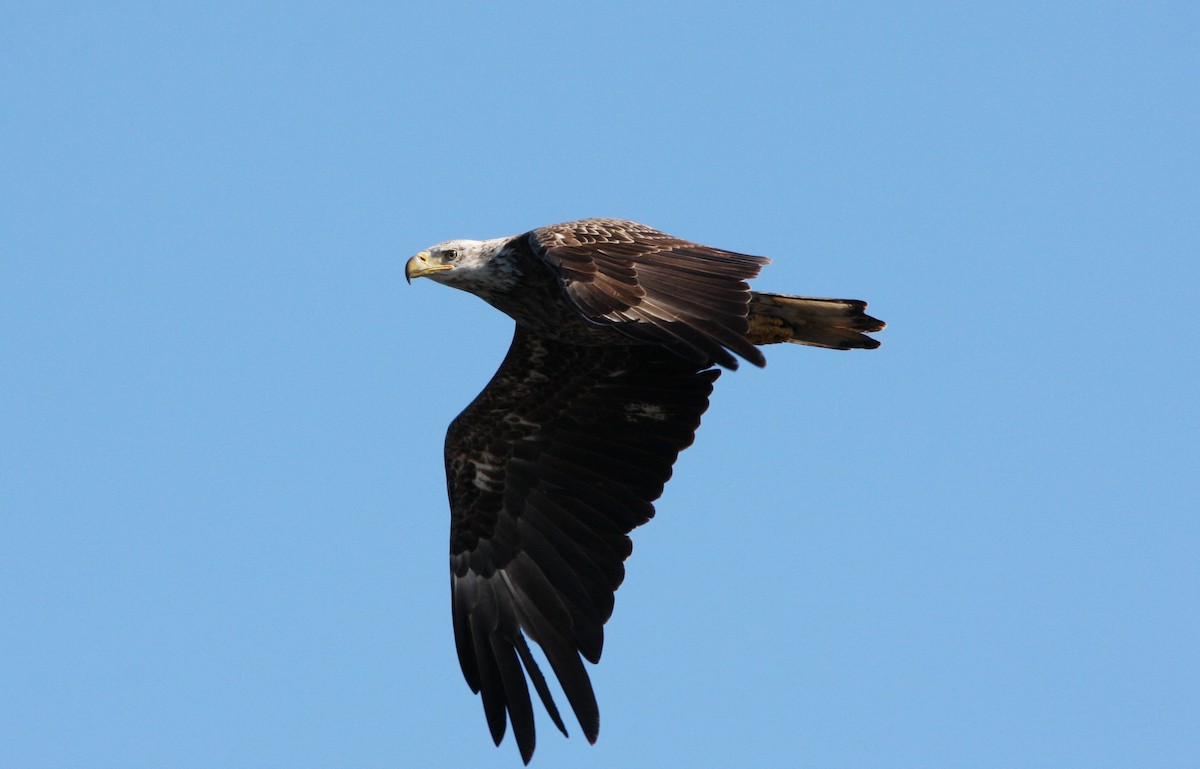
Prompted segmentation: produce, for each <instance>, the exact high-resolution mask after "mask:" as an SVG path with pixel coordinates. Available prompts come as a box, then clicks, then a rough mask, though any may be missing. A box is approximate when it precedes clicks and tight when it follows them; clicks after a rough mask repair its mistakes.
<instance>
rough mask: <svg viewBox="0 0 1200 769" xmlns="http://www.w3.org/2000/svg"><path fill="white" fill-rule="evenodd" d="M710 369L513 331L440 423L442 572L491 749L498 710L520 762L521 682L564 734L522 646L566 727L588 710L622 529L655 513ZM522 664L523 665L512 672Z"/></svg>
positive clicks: (642, 348) (704, 394)
mask: <svg viewBox="0 0 1200 769" xmlns="http://www.w3.org/2000/svg"><path fill="white" fill-rule="evenodd" d="M718 374H719V371H716V370H708V371H700V370H698V367H697V366H695V365H694V364H691V363H688V362H687V361H685V360H682V359H680V358H679V357H677V356H675V355H673V354H671V353H670V352H667V351H666V350H663V349H661V348H658V347H654V346H647V345H630V346H627V347H581V346H575V345H566V344H562V343H560V342H553V341H550V340H547V339H543V338H541V337H539V336H536V335H534V334H533V333H532V332H530V331H527V330H525V329H523V328H522V327H520V326H518V327H517V331H516V335H515V336H514V338H513V343H512V347H511V348H510V349H509V351H508V355H507V357H506V358H505V359H504V362H503V363H502V364H501V366H500V370H499V371H497V372H496V375H495V376H494V377H493V378H492V381H491V382H490V383H489V384H488V386H487V387H486V388H484V390H483V392H482V393H480V394H479V397H477V398H476V399H475V401H474V402H473V403H471V405H470V406H468V407H467V409H466V410H465V411H463V413H462V414H461V415H459V417H458V418H457V419H455V420H454V422H453V423H452V424H451V425H450V431H449V433H448V434H447V435H446V478H447V484H448V487H449V494H450V511H451V517H452V520H451V527H450V573H451V580H450V581H451V598H452V605H453V614H454V639H455V643H456V644H457V647H458V659H459V663H460V664H461V665H462V671H463V675H464V676H465V677H466V679H467V683H468V684H469V685H470V687H471V689H472V690H473V691H476V692H479V693H480V694H482V696H483V709H484V713H485V714H486V716H487V721H488V726H489V727H490V729H491V733H492V738H493V739H494V740H495V742H496V744H499V743H500V740H501V739H502V738H503V737H504V731H505V714H506V712H507V716H508V719H509V720H511V721H512V726H513V734H514V736H515V738H516V741H517V746H518V747H519V749H520V751H521V757H522V758H523V759H524V760H525V762H526V763H528V762H529V758H530V757H531V756H532V755H533V748H534V717H533V707H532V704H531V701H530V697H529V690H528V687H527V684H526V679H525V672H528V674H529V677H530V679H531V680H532V682H533V685H534V689H535V690H536V691H537V692H538V695H539V697H540V698H541V700H542V702H543V704H544V705H545V707H546V709H547V711H548V712H549V713H550V716H551V718H552V719H553V720H554V723H555V724H556V725H557V726H558V728H559V729H560V730H562V732H563V733H564V734H566V728H565V727H564V725H563V723H562V719H561V718H560V717H559V714H558V711H557V709H556V708H555V705H554V701H553V700H552V698H551V696H550V692H549V690H548V689H547V687H546V684H545V681H544V679H543V678H542V675H541V673H540V672H539V670H538V668H537V666H536V664H535V663H534V661H533V658H532V656H531V655H530V653H529V649H528V647H527V645H526V643H525V640H524V638H523V637H522V632H523V633H524V635H525V636H527V637H528V638H530V639H532V640H533V641H534V642H536V643H537V644H539V645H540V646H541V647H542V650H543V651H544V652H545V655H546V658H547V659H548V660H549V662H550V666H551V667H552V668H553V670H554V674H555V675H556V676H557V677H558V680H559V683H560V684H561V685H562V688H563V691H564V692H565V693H566V695H567V699H568V700H569V701H570V703H571V707H572V709H573V710H574V711H575V715H576V717H577V718H578V719H579V724H580V726H581V727H582V728H583V732H584V734H585V735H586V736H587V738H588V740H589V741H590V742H594V741H595V740H596V735H597V733H598V731H599V728H600V715H599V710H598V708H597V705H596V698H595V695H594V694H593V692H592V684H591V681H590V679H589V678H588V674H587V670H586V669H585V668H584V665H583V662H582V660H581V659H580V655H582V656H583V658H585V659H587V660H589V661H590V662H597V661H599V659H600V651H601V649H602V647H603V644H604V623H605V621H606V620H607V619H608V618H609V616H610V615H611V614H612V609H613V592H614V591H615V590H616V589H617V586H619V585H620V584H621V581H622V579H623V578H624V576H625V568H624V565H623V561H624V560H625V558H626V557H628V556H629V554H630V552H631V550H632V545H631V544H630V540H629V537H628V536H626V535H627V534H628V532H629V531H630V530H632V529H633V528H634V527H635V526H638V525H639V524H642V523H645V522H646V521H647V520H649V519H650V518H651V516H653V515H654V506H653V504H652V503H653V501H654V500H655V499H657V498H658V497H659V495H660V494H662V490H663V484H665V483H666V481H667V479H668V478H670V476H671V465H672V464H673V463H674V461H675V458H676V456H677V455H678V454H679V452H680V451H681V450H682V449H683V448H685V447H687V446H688V445H690V444H691V442H692V436H693V434H694V432H695V430H696V427H697V426H698V425H699V424H700V415H701V414H703V413H704V410H705V409H706V408H708V396H709V394H710V393H711V392H712V383H713V380H715V379H716V378H717V375H718ZM522 668H524V671H525V672H523V670H522Z"/></svg>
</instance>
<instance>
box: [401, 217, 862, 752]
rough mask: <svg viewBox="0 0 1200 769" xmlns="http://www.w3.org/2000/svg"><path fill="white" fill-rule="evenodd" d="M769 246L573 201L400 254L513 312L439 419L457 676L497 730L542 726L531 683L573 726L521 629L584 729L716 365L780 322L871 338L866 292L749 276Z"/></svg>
mask: <svg viewBox="0 0 1200 769" xmlns="http://www.w3.org/2000/svg"><path fill="white" fill-rule="evenodd" d="M768 262H769V260H767V259H765V258H763V257H759V256H748V255H746V254H740V253H736V252H733V251H725V250H722V249H718V248H712V247H710V246H704V245H700V244H698V243H692V242H690V241H687V240H683V239H681V238H677V237H674V236H672V235H668V234H666V233H664V232H660V231H659V230H656V229H653V228H651V227H647V226H645V225H643V224H638V223H636V222H630V221H624V220H620V219H583V220H580V221H574V222H566V223H563V224H555V225H551V226H549V227H540V228H538V229H535V230H531V231H529V232H526V233H523V234H521V235H516V236H513V237H504V238H496V239H493V240H483V241H478V240H451V241H446V242H444V243H439V244H438V245H436V246H433V247H432V248H430V249H428V250H426V251H422V252H420V253H419V254H417V255H416V256H414V257H412V258H411V259H409V260H408V263H407V264H406V265H405V270H404V272H405V277H406V278H407V279H408V280H409V282H411V281H412V279H413V278H417V277H428V278H430V279H431V280H433V281H435V282H438V283H443V284H445V285H448V286H452V287H454V288H458V289H462V290H464V291H468V292H470V293H472V294H475V295H477V296H479V297H480V298H482V299H483V300H484V301H486V302H488V303H489V304H491V305H493V306H494V307H496V308H497V309H499V310H501V311H502V312H504V313H506V314H508V315H509V316H510V317H512V318H513V320H515V321H516V330H515V333H514V335H513V341H512V346H511V347H510V348H509V351H508V355H507V356H506V357H505V359H504V361H503V363H501V364H500V369H499V370H498V371H497V372H496V374H495V376H493V377H492V380H491V382H489V383H488V385H487V386H486V387H485V388H484V389H483V392H481V393H480V394H479V395H478V397H476V398H475V400H474V401H473V402H472V403H471V404H470V405H469V406H467V408H466V409H465V410H464V411H463V412H462V413H461V414H460V415H459V416H458V417H457V418H456V419H455V420H454V421H453V423H451V425H450V429H449V431H448V432H447V434H446V444H445V460H446V486H447V491H448V494H449V497H450V589H451V608H452V616H453V624H454V640H455V644H456V646H457V650H458V660H459V664H460V666H461V667H462V672H463V676H464V677H465V678H466V680H467V684H468V685H469V686H470V687H471V690H472V691H474V692H477V693H479V694H480V695H481V697H482V701H483V710H484V714H485V716H486V719H487V723H488V727H489V729H490V730H491V735H492V739H493V740H494V741H495V743H496V744H497V745H499V744H500V741H501V740H502V739H503V737H504V734H505V731H506V728H507V726H508V724H510V723H511V725H512V730H513V736H514V738H515V739H516V743H517V747H518V749H519V750H520V753H521V758H522V760H523V761H525V763H529V760H530V758H531V757H532V756H533V750H534V745H535V731H534V712H533V702H532V698H531V696H530V690H529V685H530V684H532V686H533V691H534V692H535V693H536V694H537V697H538V699H539V700H540V701H541V703H542V705H543V707H544V708H545V709H546V712H547V713H548V714H549V716H550V719H551V720H552V721H553V723H554V724H555V726H557V727H558V729H559V730H560V731H561V732H562V733H563V734H566V733H567V729H566V725H565V723H564V722H563V718H562V716H561V714H560V713H559V711H558V708H557V706H556V704H555V702H554V699H553V697H552V696H551V693H550V690H549V688H548V686H547V684H546V680H545V677H544V676H543V674H542V672H541V670H540V669H539V668H538V665H537V664H536V662H535V660H534V658H533V656H532V654H531V652H530V648H529V645H528V643H527V640H526V639H528V640H531V641H533V642H534V643H535V644H537V645H538V646H539V647H541V649H542V652H543V653H544V654H545V656H546V659H547V660H548V661H549V663H550V667H551V669H552V671H553V673H554V675H555V677H556V678H557V679H558V682H559V684H560V685H561V687H562V690H563V692H564V693H565V694H566V697H567V702H568V704H569V705H570V706H571V710H572V711H573V712H574V714H575V718H576V720H577V721H578V722H579V725H580V727H581V728H582V729H583V733H584V736H586V737H587V739H588V741H589V742H595V741H596V737H597V735H598V733H599V729H600V711H599V707H598V705H597V703H596V696H595V693H594V692H593V691H592V684H591V680H590V679H589V677H588V673H587V668H586V667H585V666H584V663H583V661H584V660H587V661H588V662H591V663H596V662H599V660H600V653H601V650H602V649H603V646H604V624H605V622H607V621H608V618H609V617H610V616H611V615H612V611H613V596H614V593H615V591H616V589H617V587H619V586H620V584H621V582H622V580H623V579H624V576H625V567H624V561H625V559H626V558H627V557H628V556H629V554H630V553H631V552H632V544H631V541H630V539H629V532H630V531H632V530H633V529H634V528H635V527H637V526H639V525H641V524H643V523H645V522H646V521H648V520H649V519H650V518H651V517H652V516H653V515H654V501H655V500H656V499H658V497H659V496H660V495H661V494H662V491H663V486H664V484H665V483H666V482H667V480H668V479H669V478H670V477H671V467H672V465H673V464H674V462H675V459H676V457H677V456H678V455H679V452H680V451H682V450H683V449H685V448H687V447H688V446H689V445H691V443H692V439H693V436H694V434H695V431H696V428H697V427H698V426H699V425H700V416H701V415H702V414H703V413H704V411H705V409H707V408H708V397H709V394H710V393H711V392H712V387H713V382H714V381H715V380H716V379H717V377H718V376H719V374H720V370H719V369H718V368H714V367H715V366H720V367H724V368H727V369H736V368H737V366H738V358H739V357H740V358H742V359H744V360H747V361H749V362H751V363H753V364H755V365H757V366H762V365H764V364H765V362H766V359H765V358H764V357H763V354H762V351H761V350H759V349H758V346H759V345H764V344H773V343H778V342H792V343H796V344H805V345H812V346H816V347H827V348H832V349H839V350H847V349H855V348H858V349H873V348H875V347H878V346H879V342H878V341H876V340H875V339H873V338H871V337H870V336H868V334H870V333H871V332H875V331H879V330H880V329H882V328H883V327H884V324H883V322H882V321H880V320H877V319H875V318H872V317H871V316H869V315H867V314H866V312H865V310H866V303H865V302H861V301H858V300H852V299H816V298H808V297H798V296H788V295H784V294H768V293H763V292H758V291H752V290H750V287H749V285H748V283H747V281H749V280H751V279H752V278H754V277H756V276H757V275H758V273H759V271H760V270H761V269H762V267H763V266H764V265H766V264H767V263H768Z"/></svg>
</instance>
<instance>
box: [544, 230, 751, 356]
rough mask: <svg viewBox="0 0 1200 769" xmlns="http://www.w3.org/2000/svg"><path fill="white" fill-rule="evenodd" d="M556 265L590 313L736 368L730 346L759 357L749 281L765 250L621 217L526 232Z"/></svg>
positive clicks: (685, 352) (678, 349)
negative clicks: (751, 331) (693, 237)
mask: <svg viewBox="0 0 1200 769" xmlns="http://www.w3.org/2000/svg"><path fill="white" fill-rule="evenodd" d="M525 237H526V238H527V239H528V242H529V246H530V248H531V249H533V252H534V254H535V255H537V256H539V257H541V258H542V259H543V260H545V261H546V262H547V263H549V264H550V265H551V266H552V267H554V268H555V270H557V272H558V274H559V277H560V279H561V280H562V283H563V288H564V289H565V290H566V293H567V296H568V297H569V298H570V300H571V301H572V302H573V303H574V305H575V306H576V307H577V308H578V309H579V311H580V312H581V313H583V315H584V316H586V317H587V318H589V319H590V320H592V321H595V322H599V323H604V324H605V325H612V327H613V328H616V329H617V330H619V331H621V332H622V333H624V334H626V335H628V336H630V337H632V338H634V339H636V340H638V341H641V342H651V343H653V344H657V345H661V346H663V347H665V348H667V349H669V350H671V351H672V352H674V353H676V354H677V355H680V356H682V357H684V358H686V359H688V360H690V361H693V362H695V363H697V364H698V365H703V366H709V365H712V364H713V363H719V364H720V365H722V366H725V367H727V368H737V359H736V358H734V357H733V355H731V354H730V351H732V352H734V353H737V354H738V355H740V356H741V357H743V358H745V359H746V360H748V361H750V362H751V363H753V364H755V365H756V366H762V365H763V364H764V363H765V359H764V358H763V354H762V353H761V352H760V351H759V350H758V349H757V348H756V347H755V346H754V345H753V344H752V343H750V342H749V341H747V339H746V331H747V328H748V324H747V313H748V311H749V305H750V287H749V286H748V285H747V284H746V281H747V280H749V279H751V278H753V277H755V276H756V275H758V272H759V270H761V269H762V267H763V265H765V264H768V263H769V262H770V260H769V259H766V258H765V257H761V256H747V255H746V254H738V253H734V252H732V251H723V250H721V249H719V248H712V247H710V246H704V245H700V244H699V243H692V242H690V241H687V240H681V239H680V238H676V237H674V236H672V235H668V234H666V233H665V232H660V231H659V230H656V229H654V228H652V227H647V226H646V225H644V224H638V223H636V222H629V221H624V220H621V219H582V220H580V221H577V222H566V223H564V224H555V225H551V226H549V227H541V228H539V229H536V230H533V231H531V232H529V233H528V234H527V235H526V236H525Z"/></svg>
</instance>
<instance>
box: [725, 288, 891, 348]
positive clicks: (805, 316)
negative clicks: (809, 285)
mask: <svg viewBox="0 0 1200 769" xmlns="http://www.w3.org/2000/svg"><path fill="white" fill-rule="evenodd" d="M866 309H867V303H866V302H863V301H860V300H858V299H815V298H812V297H807V296H788V295H787V294H767V293H762V292H759V291H752V292H751V297H750V315H749V318H748V320H749V322H750V330H749V331H748V332H747V334H746V336H747V337H748V338H749V339H750V341H751V342H753V343H754V344H757V345H763V344H775V343H777V342H792V343H794V344H808V345H812V346H814V347H828V348H831V349H834V350H854V349H858V350H873V349H875V348H876V347H878V346H879V341H878V340H876V339H872V338H871V337H869V336H867V334H869V333H871V332H872V331H879V330H880V329H882V328H883V327H884V325H885V324H884V322H883V321H881V320H879V319H878V318H872V317H871V316H870V315H867V313H866Z"/></svg>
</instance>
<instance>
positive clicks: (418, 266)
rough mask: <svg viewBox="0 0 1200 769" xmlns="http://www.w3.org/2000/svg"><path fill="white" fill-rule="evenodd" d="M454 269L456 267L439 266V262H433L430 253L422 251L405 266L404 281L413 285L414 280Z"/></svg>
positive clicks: (450, 265) (448, 265)
mask: <svg viewBox="0 0 1200 769" xmlns="http://www.w3.org/2000/svg"><path fill="white" fill-rule="evenodd" d="M453 269H454V265H452V264H438V263H437V262H434V261H432V258H431V257H430V255H429V252H428V251H422V252H421V253H419V254H417V255H416V256H414V257H413V258H412V259H409V260H408V263H407V264H405V265H404V279H405V280H406V281H408V282H409V283H412V279H413V278H420V277H422V276H424V275H429V274H431V273H435V272H442V271H443V270H453Z"/></svg>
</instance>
